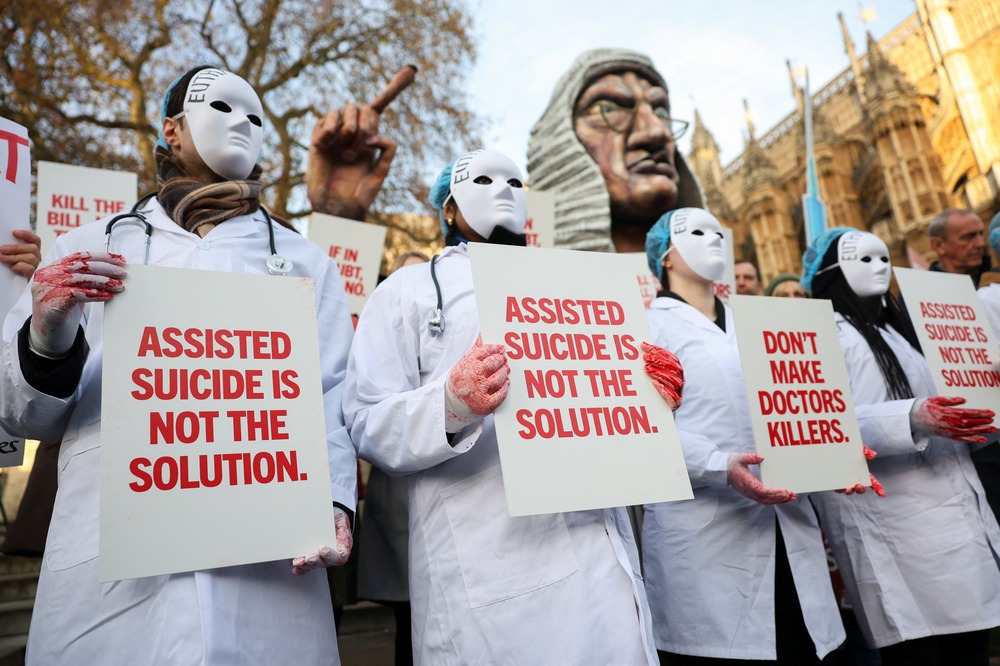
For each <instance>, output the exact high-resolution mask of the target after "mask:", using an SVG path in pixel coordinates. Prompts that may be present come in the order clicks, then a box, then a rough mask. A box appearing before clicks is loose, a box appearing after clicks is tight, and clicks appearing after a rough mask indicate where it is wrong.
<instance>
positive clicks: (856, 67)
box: [837, 12, 866, 106]
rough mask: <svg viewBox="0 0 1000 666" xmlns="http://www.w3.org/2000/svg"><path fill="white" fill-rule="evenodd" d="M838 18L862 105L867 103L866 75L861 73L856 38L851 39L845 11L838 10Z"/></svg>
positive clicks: (845, 50)
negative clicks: (855, 48) (855, 46)
mask: <svg viewBox="0 0 1000 666" xmlns="http://www.w3.org/2000/svg"><path fill="white" fill-rule="evenodd" d="M837 20H838V21H840V34H841V35H842V36H843V38H844V52H845V53H847V57H848V58H850V60H851V71H852V72H853V73H854V89H855V90H856V91H857V93H858V98H859V99H860V100H861V104H862V106H864V105H865V104H866V98H865V80H864V75H863V74H862V73H861V61H860V60H858V54H857V53H856V52H855V50H854V40H852V39H851V33H850V31H848V29H847V23H846V22H845V21H844V13H843V12H837Z"/></svg>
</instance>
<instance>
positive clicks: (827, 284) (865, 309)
mask: <svg viewBox="0 0 1000 666" xmlns="http://www.w3.org/2000/svg"><path fill="white" fill-rule="evenodd" d="M838 247H839V243H837V242H834V243H831V244H830V248H829V249H828V250H827V252H826V254H825V255H824V256H823V262H822V264H821V265H820V270H822V269H823V268H826V267H828V266H833V264H835V263H836V262H837V259H838V256H839V253H838ZM812 292H813V298H826V299H828V300H830V301H831V302H832V303H833V309H834V310H835V311H836V312H839V313H840V315H841V316H842V317H843V318H844V319H846V320H847V322H848V323H849V324H851V326H853V327H854V328H856V329H857V330H858V333H860V334H861V337H863V338H864V339H865V342H867V343H868V347H869V348H870V349H871V350H872V354H874V355H875V362H876V363H878V368H879V370H880V371H881V372H882V378H883V379H884V380H885V386H886V389H888V391H889V397H890V398H892V399H894V400H903V399H906V398H912V397H914V395H913V389H912V388H911V387H910V380H909V379H907V378H906V373H905V372H904V371H903V366H902V365H900V363H899V359H898V358H896V355H895V354H894V353H893V351H892V349H891V348H890V347H889V345H888V344H887V343H886V341H885V340H884V339H883V338H882V334H881V333H880V332H879V329H880V328H885V327H886V326H892V327H893V328H894V329H896V331H897V332H898V333H899V334H900V335H902V336H903V337H904V338H905V339H906V341H907V342H909V343H910V346H912V347H913V348H914V349H916V350H917V351H918V352H920V353H921V354H923V351H922V350H921V349H920V343H919V342H918V341H917V332H916V331H915V330H914V329H913V322H912V321H910V318H909V316H908V315H907V314H906V310H905V309H904V308H902V307H901V306H900V304H899V301H898V300H897V299H896V297H895V296H893V294H892V292H886V294H885V296H871V297H866V298H861V297H859V296H858V295H857V294H855V293H854V290H853V289H851V287H850V285H849V284H847V279H846V278H845V277H844V274H843V272H841V270H840V267H839V266H836V267H834V268H831V269H830V270H828V271H826V272H825V273H819V274H818V275H817V276H816V277H815V278H813V283H812Z"/></svg>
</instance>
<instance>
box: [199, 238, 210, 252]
mask: <svg viewBox="0 0 1000 666" xmlns="http://www.w3.org/2000/svg"><path fill="white" fill-rule="evenodd" d="M198 247H200V248H201V249H202V250H207V249H208V248H210V247H212V241H207V240H205V239H204V238H202V239H201V240H200V241H198Z"/></svg>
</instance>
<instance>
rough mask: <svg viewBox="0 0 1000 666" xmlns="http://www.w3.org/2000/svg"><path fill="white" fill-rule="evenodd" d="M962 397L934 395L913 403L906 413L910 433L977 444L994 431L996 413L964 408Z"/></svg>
mask: <svg viewBox="0 0 1000 666" xmlns="http://www.w3.org/2000/svg"><path fill="white" fill-rule="evenodd" d="M963 404H965V398H957V397H955V398H948V397H945V396H935V397H933V398H923V399H921V400H917V401H916V402H914V403H913V408H912V409H911V410H910V428H911V429H912V430H913V431H914V432H921V433H925V434H928V435H938V436H940V437H947V438H948V439H956V440H958V441H960V442H969V443H972V444H981V443H983V442H985V441H986V438H985V437H983V435H990V434H993V433H995V432H996V431H997V429H996V428H995V427H993V425H992V424H993V418H994V417H995V416H996V413H994V412H993V410H991V409H965V408H960V407H959V406H958V405H963Z"/></svg>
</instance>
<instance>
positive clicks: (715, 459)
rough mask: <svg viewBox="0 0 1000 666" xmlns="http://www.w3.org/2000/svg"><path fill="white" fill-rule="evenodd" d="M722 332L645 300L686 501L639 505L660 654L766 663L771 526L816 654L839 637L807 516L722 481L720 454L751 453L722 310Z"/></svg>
mask: <svg viewBox="0 0 1000 666" xmlns="http://www.w3.org/2000/svg"><path fill="white" fill-rule="evenodd" d="M725 313H726V330H725V331H723V330H722V329H720V328H719V327H718V326H717V325H716V324H715V322H713V321H710V320H709V319H708V318H707V317H705V316H704V315H703V314H701V313H700V312H698V310H696V309H695V308H693V307H692V306H690V305H688V304H687V303H684V302H682V301H679V300H677V299H674V298H668V297H660V298H657V299H655V300H654V301H653V302H652V303H651V304H650V306H649V310H648V313H647V314H648V316H649V323H650V327H651V328H652V332H653V340H654V342H655V343H656V344H657V345H659V346H661V347H664V348H665V349H669V350H670V351H672V352H673V353H674V354H676V355H677V356H678V358H680V360H681V364H682V365H683V366H684V377H685V380H686V383H685V385H684V401H683V403H682V404H681V407H680V408H679V409H678V410H677V411H676V412H675V413H674V418H675V420H676V423H677V429H678V435H679V436H680V441H681V446H682V448H683V450H684V460H685V462H686V464H687V468H688V474H689V476H690V477H691V485H692V486H693V488H694V499H692V500H686V501H681V502H667V503H663V504H647V505H646V506H645V507H644V508H645V515H644V519H643V530H642V559H643V572H644V574H645V577H646V593H647V595H648V596H649V605H650V608H651V609H652V612H653V631H654V634H655V635H656V647H657V648H659V649H660V650H666V651H669V652H676V653H679V654H686V655H694V656H700V657H714V658H724V659H760V660H764V659H771V660H773V659H776V658H777V655H776V650H775V619H774V602H775V600H774V570H775V549H776V541H777V537H776V534H775V527H774V526H775V517H777V520H778V522H779V523H780V525H781V533H782V536H783V537H784V541H785V550H786V553H787V556H788V562H789V565H790V567H791V570H792V577H793V579H794V581H795V589H796V591H797V593H798V597H799V604H800V606H801V609H802V616H803V619H804V620H805V624H806V627H807V628H808V630H809V634H810V636H811V637H812V639H813V644H814V645H815V647H816V655H817V656H818V657H819V658H823V657H824V656H825V655H826V654H827V653H829V652H830V651H831V650H833V649H835V648H836V647H837V646H838V645H840V643H842V642H843V641H844V638H845V634H844V627H843V624H842V623H841V620H840V612H839V610H838V609H837V602H836V599H835V598H834V594H833V588H832V586H831V584H830V573H829V568H828V566H827V558H826V551H825V549H824V547H823V539H822V536H821V534H820V529H819V526H818V524H817V520H816V514H815V512H814V511H813V508H812V506H811V505H810V504H809V502H808V500H807V499H805V498H804V497H801V496H800V497H799V498H798V499H796V500H794V501H792V502H788V503H786V504H780V505H764V504H759V503H757V502H754V501H753V500H750V499H748V498H746V497H744V496H743V495H741V494H740V493H738V492H737V491H736V490H733V489H732V488H730V487H729V486H728V479H727V474H726V466H727V462H728V457H729V454H730V453H736V452H744V453H753V452H755V451H756V447H755V445H754V440H753V432H752V430H751V425H750V412H749V410H748V407H747V399H746V389H745V387H744V384H743V369H742V367H741V365H740V355H739V349H738V348H737V345H736V334H735V326H734V324H733V318H732V311H731V310H730V309H729V307H728V306H726V307H725Z"/></svg>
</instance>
